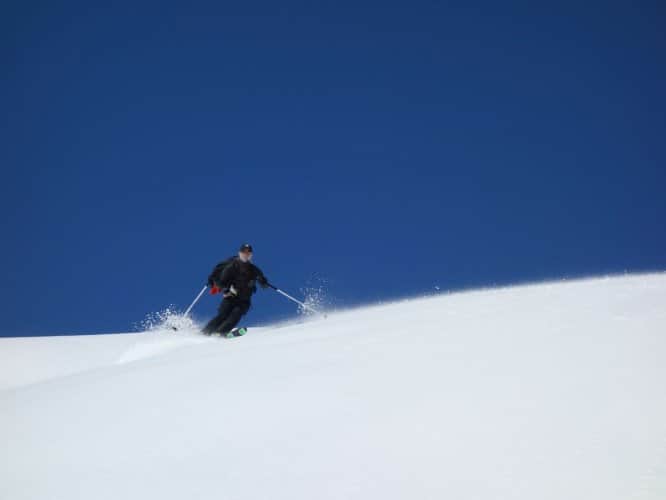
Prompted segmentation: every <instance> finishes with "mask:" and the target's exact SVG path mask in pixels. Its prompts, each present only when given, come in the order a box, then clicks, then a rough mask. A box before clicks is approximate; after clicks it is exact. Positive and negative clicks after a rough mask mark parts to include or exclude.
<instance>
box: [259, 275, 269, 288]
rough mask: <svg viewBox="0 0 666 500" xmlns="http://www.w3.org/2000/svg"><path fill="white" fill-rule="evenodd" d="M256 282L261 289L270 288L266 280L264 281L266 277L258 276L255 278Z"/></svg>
mask: <svg viewBox="0 0 666 500" xmlns="http://www.w3.org/2000/svg"><path fill="white" fill-rule="evenodd" d="M257 282H258V283H259V286H261V288H268V287H269V286H270V284H269V283H268V280H267V279H266V276H259V277H258V278H257Z"/></svg>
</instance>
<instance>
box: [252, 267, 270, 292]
mask: <svg viewBox="0 0 666 500" xmlns="http://www.w3.org/2000/svg"><path fill="white" fill-rule="evenodd" d="M254 269H255V270H256V273H257V283H259V285H260V286H261V288H268V286H269V283H268V278H266V276H264V273H263V272H262V270H261V269H259V268H258V267H257V266H254Z"/></svg>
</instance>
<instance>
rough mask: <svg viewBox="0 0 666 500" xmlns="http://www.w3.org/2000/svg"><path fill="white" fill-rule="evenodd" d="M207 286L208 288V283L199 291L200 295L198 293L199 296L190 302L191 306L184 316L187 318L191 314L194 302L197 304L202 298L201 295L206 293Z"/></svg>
mask: <svg viewBox="0 0 666 500" xmlns="http://www.w3.org/2000/svg"><path fill="white" fill-rule="evenodd" d="M206 288H208V285H206V286H205V287H203V288H202V289H201V291H200V292H199V295H197V298H196V299H194V301H193V302H192V303H191V304H190V307H188V308H187V310H186V311H185V314H184V315H183V316H184V317H186V318H187V315H188V314H190V311H191V310H192V308H193V307H194V304H196V303H197V302H199V299H200V298H201V296H202V295H203V294H204V292H205V291H206Z"/></svg>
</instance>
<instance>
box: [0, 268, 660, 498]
mask: <svg viewBox="0 0 666 500" xmlns="http://www.w3.org/2000/svg"><path fill="white" fill-rule="evenodd" d="M665 383H666V274H651V275H636V276H625V277H618V278H603V279H589V280H583V281H574V282H560V283H546V284H538V285H531V286H520V287H513V288H504V289H491V290H481V291H472V292H466V293H459V294H442V295H437V296H433V297H428V298H421V299H413V300H407V301H402V302H398V303H392V304H384V305H379V306H373V307H364V308H359V309H355V310H349V311H344V312H339V313H335V314H330V315H329V316H328V318H327V319H314V320H311V321H308V322H303V323H295V324H282V325H275V326H271V327H264V328H253V329H250V332H249V333H248V335H246V336H245V337H242V338H238V339H229V340H227V339H210V338H206V337H203V336H198V335H196V334H195V333H194V332H178V333H174V332H172V331H152V332H147V333H139V334H123V335H95V336H79V337H42V338H29V339H20V338H8V339H0V438H1V442H2V447H1V448H0V449H1V451H0V498H2V499H11V500H22V499H30V500H34V499H40V500H41V499H49V500H52V499H53V500H57V499H62V500H75V499H114V500H116V499H119V498H122V499H153V498H154V499H160V500H167V499H183V498H191V499H239V500H240V499H341V498H344V499H369V498H372V499H375V498H376V499H382V500H385V499H412V498H413V499H443V498H452V499H457V500H465V499H529V500H534V499H540V500H547V499H558V500H561V499H567V500H571V499H584V500H590V499H604V500H610V499H623V500H624V499H630V498H642V499H664V498H666V390H665V387H666V385H665Z"/></svg>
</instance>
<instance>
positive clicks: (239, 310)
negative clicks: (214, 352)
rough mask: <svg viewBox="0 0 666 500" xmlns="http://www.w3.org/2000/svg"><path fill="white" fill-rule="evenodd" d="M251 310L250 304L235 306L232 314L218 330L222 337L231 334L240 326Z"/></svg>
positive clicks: (244, 303) (242, 303) (243, 303)
mask: <svg viewBox="0 0 666 500" xmlns="http://www.w3.org/2000/svg"><path fill="white" fill-rule="evenodd" d="M249 309H250V303H249V302H240V303H238V304H236V305H235V306H234V308H233V309H232V310H231V313H230V314H229V316H227V318H226V319H225V320H224V322H223V323H222V324H221V325H220V326H219V327H218V328H217V331H218V332H219V333H221V334H222V335H225V334H227V333H229V332H230V331H231V330H233V328H234V327H235V326H236V325H237V324H238V322H239V321H240V320H241V318H242V317H243V316H245V314H246V313H247V311H248V310H249Z"/></svg>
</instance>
